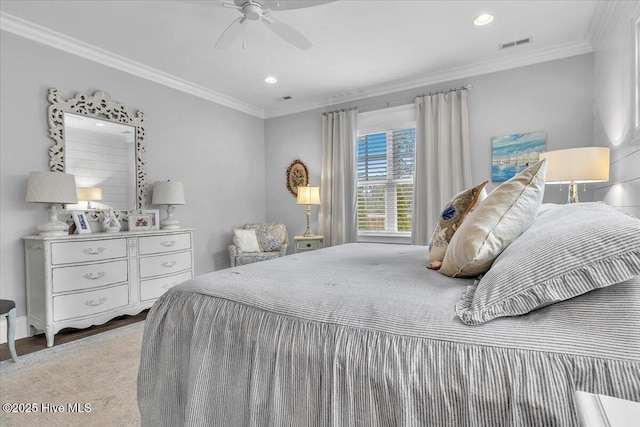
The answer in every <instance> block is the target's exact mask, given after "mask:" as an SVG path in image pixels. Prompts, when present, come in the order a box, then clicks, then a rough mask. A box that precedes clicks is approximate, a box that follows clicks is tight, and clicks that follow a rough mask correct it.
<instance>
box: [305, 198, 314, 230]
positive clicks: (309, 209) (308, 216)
mask: <svg viewBox="0 0 640 427" xmlns="http://www.w3.org/2000/svg"><path fill="white" fill-rule="evenodd" d="M310 217H311V205H307V229H306V230H305V231H304V237H313V233H312V232H311V225H310V221H309V219H310Z"/></svg>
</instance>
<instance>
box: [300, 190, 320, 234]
mask: <svg viewBox="0 0 640 427" xmlns="http://www.w3.org/2000/svg"><path fill="white" fill-rule="evenodd" d="M296 204H298V205H307V229H306V230H305V232H304V237H311V236H313V233H312V232H311V225H309V218H310V217H311V205H319V204H320V187H311V186H309V185H307V186H306V187H298V198H297V199H296Z"/></svg>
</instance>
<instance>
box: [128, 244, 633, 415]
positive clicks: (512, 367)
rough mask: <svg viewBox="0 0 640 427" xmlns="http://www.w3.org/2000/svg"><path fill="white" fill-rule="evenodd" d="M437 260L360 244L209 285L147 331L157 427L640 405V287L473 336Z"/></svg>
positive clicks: (159, 314) (237, 272) (593, 296)
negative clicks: (582, 400)
mask: <svg viewBox="0 0 640 427" xmlns="http://www.w3.org/2000/svg"><path fill="white" fill-rule="evenodd" d="M426 256H427V250H426V248H425V247H419V246H406V245H381V244H350V245H342V246H337V247H331V248H326V249H322V250H318V251H313V252H308V253H304V254H296V255H290V256H287V257H283V258H278V259H276V260H273V261H268V262H261V263H257V264H250V265H246V266H241V267H236V268H230V269H227V270H221V271H217V272H214V273H210V274H206V275H202V276H199V277H196V278H194V279H192V280H189V281H187V282H185V283H184V284H182V285H179V286H177V287H175V288H173V289H171V290H170V291H169V292H167V293H166V294H165V295H164V296H163V297H162V298H161V299H160V300H158V301H157V303H156V304H155V305H154V307H153V308H152V310H151V312H150V313H149V315H148V317H147V323H146V327H145V334H144V340H143V347H142V358H141V365H140V372H139V377H138V400H139V407H140V412H141V415H142V422H143V425H145V426H181V425H188V426H508V425H513V426H529V425H530V426H538V425H545V426H571V425H577V417H576V414H575V409H574V401H573V392H574V391H575V390H583V391H587V392H591V393H602V394H607V395H611V396H615V397H620V398H623V399H629V400H635V401H640V309H639V308H640V279H639V278H638V277H636V278H634V279H632V280H630V281H628V282H625V283H620V284H617V285H614V286H611V287H608V288H604V289H600V290H596V291H593V292H590V293H588V294H585V295H582V296H579V297H577V298H574V299H572V300H569V301H565V302H562V303H558V304H554V305H551V306H548V307H545V308H543V309H540V310H538V311H535V312H533V313H530V314H528V315H525V316H519V317H510V318H500V319H495V320H492V321H490V322H488V323H486V324H483V325H477V326H468V325H464V324H463V323H462V322H460V320H459V319H458V318H457V317H456V315H455V304H456V302H457V301H458V300H459V299H460V297H461V296H462V295H463V294H464V292H465V290H466V287H467V286H468V285H469V284H471V283H472V280H469V279H452V278H448V277H445V276H443V275H441V274H439V273H438V272H435V271H432V270H428V269H426V268H425V265H426Z"/></svg>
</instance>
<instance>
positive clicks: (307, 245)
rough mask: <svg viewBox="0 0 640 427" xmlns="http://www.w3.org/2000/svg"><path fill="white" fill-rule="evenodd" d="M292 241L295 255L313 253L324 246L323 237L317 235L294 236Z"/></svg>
mask: <svg viewBox="0 0 640 427" xmlns="http://www.w3.org/2000/svg"><path fill="white" fill-rule="evenodd" d="M294 240H295V241H296V253H300V252H309V251H315V250H316V249H322V247H323V246H324V236H320V235H318V234H316V235H315V236H310V237H304V236H296V237H294Z"/></svg>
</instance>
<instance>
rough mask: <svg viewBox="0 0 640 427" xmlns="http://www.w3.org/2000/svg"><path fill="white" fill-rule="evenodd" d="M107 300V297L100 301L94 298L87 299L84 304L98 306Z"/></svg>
mask: <svg viewBox="0 0 640 427" xmlns="http://www.w3.org/2000/svg"><path fill="white" fill-rule="evenodd" d="M105 302H107V297H102V298H100V299H99V300H98V302H95V301H94V300H92V299H90V300H89V301H85V302H84V305H88V306H90V307H97V306H99V305H102V304H104V303H105Z"/></svg>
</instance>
